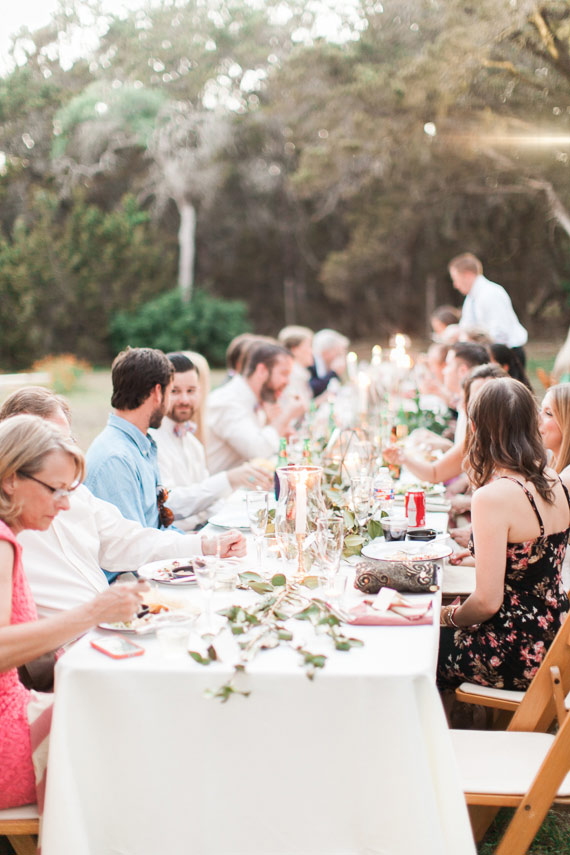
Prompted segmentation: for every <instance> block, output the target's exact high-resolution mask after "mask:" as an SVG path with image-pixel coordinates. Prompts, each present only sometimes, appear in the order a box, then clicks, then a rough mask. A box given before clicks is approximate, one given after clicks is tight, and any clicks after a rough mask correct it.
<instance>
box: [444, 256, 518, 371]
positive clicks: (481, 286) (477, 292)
mask: <svg viewBox="0 0 570 855" xmlns="http://www.w3.org/2000/svg"><path fill="white" fill-rule="evenodd" d="M448 270H449V275H450V276H451V279H452V281H453V285H454V287H455V288H457V290H458V291H459V293H460V294H463V295H464V297H465V300H464V302H463V308H462V310H461V320H460V321H459V326H460V327H463V328H465V327H477V328H479V329H482V330H484V331H485V332H486V333H488V335H489V336H490V337H491V339H492V341H493V342H498V343H499V344H506V345H507V347H510V348H512V349H513V350H514V351H515V352H516V353H517V355H518V357H519V359H520V360H521V362H522V363H523V365H524V364H525V362H526V359H525V354H524V351H523V347H524V345H525V344H526V342H527V340H528V333H527V331H526V329H525V328H524V327H523V325H522V324H521V323H520V321H519V319H518V318H517V316H516V314H515V311H514V309H513V304H512V303H511V298H510V297H509V295H508V294H507V292H506V291H505V289H504V288H502V287H501V286H500V285H497V283H496V282H491V281H490V280H489V279H486V278H485V277H484V276H483V265H482V264H481V262H480V261H479V259H478V258H477V257H476V256H475V255H472V254H471V253H470V252H465V253H463V254H462V255H457V256H456V257H455V258H452V259H451V261H450V262H449V265H448Z"/></svg>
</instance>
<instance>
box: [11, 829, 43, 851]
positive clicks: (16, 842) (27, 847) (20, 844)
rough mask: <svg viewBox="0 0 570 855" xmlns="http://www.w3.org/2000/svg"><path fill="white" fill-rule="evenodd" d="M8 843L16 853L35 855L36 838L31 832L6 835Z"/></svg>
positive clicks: (36, 847) (36, 848) (36, 849)
mask: <svg viewBox="0 0 570 855" xmlns="http://www.w3.org/2000/svg"><path fill="white" fill-rule="evenodd" d="M8 840H9V841H10V845H11V847H12V849H13V850H14V852H15V853H16V855H36V853H37V851H38V839H37V837H34V836H33V835H31V834H18V835H13V836H10V835H8Z"/></svg>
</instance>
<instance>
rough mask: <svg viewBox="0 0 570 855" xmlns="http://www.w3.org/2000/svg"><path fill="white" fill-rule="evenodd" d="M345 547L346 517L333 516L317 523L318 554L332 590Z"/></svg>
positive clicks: (340, 515)
mask: <svg viewBox="0 0 570 855" xmlns="http://www.w3.org/2000/svg"><path fill="white" fill-rule="evenodd" d="M343 546H344V517H343V515H342V514H331V515H330V516H328V517H324V518H322V519H320V520H318V521H317V554H318V557H319V562H320V564H321V567H322V568H323V570H324V572H325V576H326V579H327V586H328V587H329V588H332V586H333V580H334V577H335V575H336V574H337V573H338V568H339V566H340V559H341V557H342V550H343Z"/></svg>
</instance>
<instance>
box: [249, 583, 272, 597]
mask: <svg viewBox="0 0 570 855" xmlns="http://www.w3.org/2000/svg"><path fill="white" fill-rule="evenodd" d="M249 587H250V588H251V590H252V591H255V593H256V594H268V593H269V592H270V591H272V590H273V585H272V584H271V583H270V582H250V583H249Z"/></svg>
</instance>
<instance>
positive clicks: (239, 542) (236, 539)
mask: <svg viewBox="0 0 570 855" xmlns="http://www.w3.org/2000/svg"><path fill="white" fill-rule="evenodd" d="M245 550H246V545H245V537H244V536H243V534H242V533H241V532H240V531H237V529H235V528H231V529H230V530H229V531H225V532H224V533H223V534H221V535H220V558H243V556H244V555H245Z"/></svg>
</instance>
